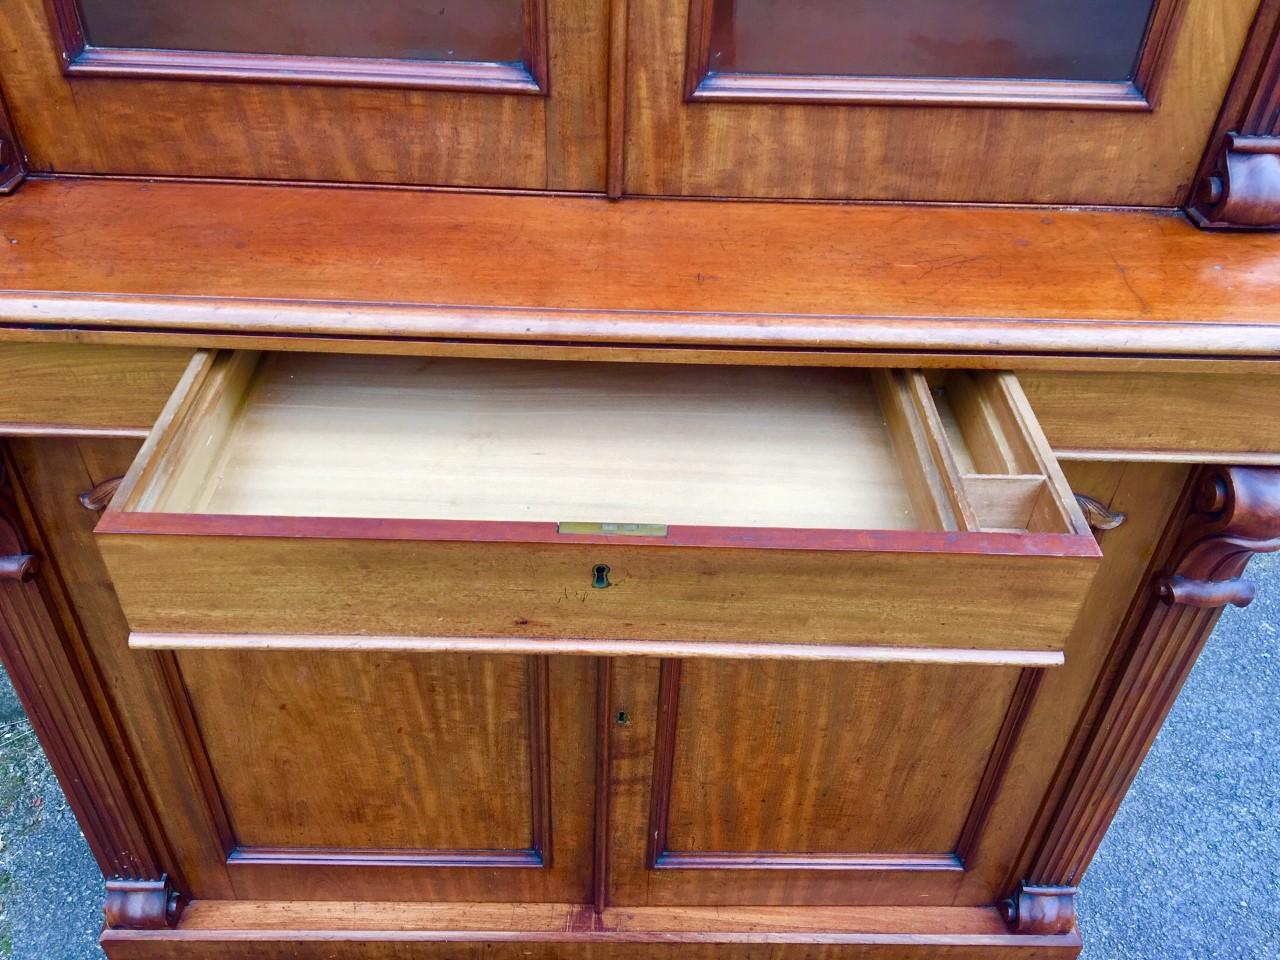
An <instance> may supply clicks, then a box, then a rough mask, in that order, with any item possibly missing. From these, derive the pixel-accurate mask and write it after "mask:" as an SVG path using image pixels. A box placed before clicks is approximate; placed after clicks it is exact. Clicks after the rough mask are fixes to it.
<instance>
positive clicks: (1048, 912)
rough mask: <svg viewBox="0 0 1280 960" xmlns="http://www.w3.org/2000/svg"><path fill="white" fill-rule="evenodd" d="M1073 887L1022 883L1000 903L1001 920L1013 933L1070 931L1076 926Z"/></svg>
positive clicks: (1044, 933)
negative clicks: (1001, 905)
mask: <svg viewBox="0 0 1280 960" xmlns="http://www.w3.org/2000/svg"><path fill="white" fill-rule="evenodd" d="M1076 892H1077V891H1076V888H1075V887H1036V886H1030V885H1028V884H1025V883H1024V884H1023V885H1022V886H1021V887H1019V888H1018V892H1017V893H1015V894H1014V895H1013V896H1012V897H1010V898H1009V899H1008V900H1006V901H1005V903H1004V918H1005V922H1006V923H1008V924H1009V926H1010V927H1012V928H1013V930H1014V931H1015V932H1016V933H1025V934H1039V935H1042V936H1043V935H1049V934H1059V933H1070V932H1071V931H1072V930H1074V929H1075V926H1076Z"/></svg>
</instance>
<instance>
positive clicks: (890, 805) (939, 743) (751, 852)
mask: <svg viewBox="0 0 1280 960" xmlns="http://www.w3.org/2000/svg"><path fill="white" fill-rule="evenodd" d="M679 673H680V676H679V680H678V683H679V698H678V702H677V703H676V704H674V705H673V707H672V709H671V710H670V711H669V712H668V713H667V714H665V715H664V716H665V719H666V721H667V723H668V724H669V725H670V726H671V727H674V737H672V738H661V737H660V743H661V746H660V750H665V748H666V747H667V745H669V746H670V756H669V757H667V756H661V758H660V761H659V762H660V763H667V764H669V765H670V768H671V777H670V786H669V791H670V792H669V800H668V801H667V803H666V805H667V815H666V823H665V824H663V825H661V826H663V827H665V829H663V831H662V835H663V836H664V837H665V843H664V844H662V849H660V850H658V851H657V852H656V860H657V863H658V866H659V867H677V866H687V865H694V864H699V865H703V866H724V867H731V866H735V865H746V864H751V865H765V864H775V863H788V862H791V863H794V864H796V865H800V864H803V862H804V861H805V860H821V861H825V862H828V863H831V864H836V865H838V864H844V865H846V866H849V867H855V866H858V865H866V866H875V865H878V864H885V865H887V864H890V863H897V864H900V865H902V866H903V867H905V868H908V869H911V868H923V869H948V868H957V867H959V866H961V865H962V860H961V857H960V856H958V855H957V849H958V847H959V845H960V839H961V835H962V833H963V831H964V827H965V822H966V819H967V818H968V816H969V814H970V811H971V810H972V808H973V800H974V796H975V794H976V792H977V789H978V785H979V783H980V781H981V779H982V773H983V769H984V767H985V765H986V763H987V760H988V758H989V757H990V755H991V751H992V747H993V745H994V743H995V741H996V738H997V736H998V735H999V732H1000V722H1001V718H1002V717H1003V716H1004V715H1005V714H1006V713H1007V712H1008V707H1009V704H1010V702H1011V700H1012V697H1013V694H1014V691H1015V690H1016V689H1017V684H1018V678H1019V676H1020V673H1021V672H1020V671H1019V670H1017V669H1014V668H1005V669H988V670H981V669H970V668H965V667H948V666H920V667H901V666H897V665H888V664H875V665H873V664H867V665H844V664H804V663H762V662H743V661H728V662H723V663H721V662H715V661H698V660H688V661H685V662H684V663H683V664H682V665H681V667H680V671H679ZM671 682H675V681H674V680H672V681H671ZM887 731H891V734H889V735H886V732H887ZM744 785H745V786H747V787H748V790H747V791H746V792H745V793H744V791H743V787H744ZM907 798H912V802H910V803H907V802H904V801H905V800H906V799H907Z"/></svg>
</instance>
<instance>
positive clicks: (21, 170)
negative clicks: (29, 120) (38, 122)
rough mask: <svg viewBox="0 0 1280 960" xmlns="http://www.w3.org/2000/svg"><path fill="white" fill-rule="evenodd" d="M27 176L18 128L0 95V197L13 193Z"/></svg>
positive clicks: (24, 154) (25, 159) (25, 158)
mask: <svg viewBox="0 0 1280 960" xmlns="http://www.w3.org/2000/svg"><path fill="white" fill-rule="evenodd" d="M26 176H27V155H26V153H25V152H24V151H23V149H22V142H21V141H20V140H19V139H18V128H17V127H16V126H14V123H13V117H12V116H10V115H9V108H8V106H7V105H6V104H5V102H4V94H3V93H0V196H3V195H4V194H6V193H13V191H15V190H17V189H18V187H19V186H21V185H22V181H23V180H25V179H26Z"/></svg>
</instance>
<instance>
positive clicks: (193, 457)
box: [114, 351, 1088, 534]
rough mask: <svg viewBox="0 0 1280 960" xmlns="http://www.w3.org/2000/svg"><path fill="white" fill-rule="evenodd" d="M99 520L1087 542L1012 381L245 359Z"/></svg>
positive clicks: (201, 377)
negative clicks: (726, 530)
mask: <svg viewBox="0 0 1280 960" xmlns="http://www.w3.org/2000/svg"><path fill="white" fill-rule="evenodd" d="M114 509H115V510H120V511H123V512H147V513H165V514H212V515H232V516H287V517H382V518H415V519H433V520H459V521H463V520H466V521H542V522H552V523H558V524H562V525H564V524H567V525H569V526H570V527H573V526H574V525H593V524H608V525H636V528H637V529H638V528H639V527H645V526H659V525H682V526H708V527H756V528H759V527H771V528H803V529H871V530H942V531H979V530H988V531H1034V532H1052V533H1069V534H1087V532H1088V531H1087V527H1086V526H1085V525H1084V520H1083V518H1082V517H1081V516H1080V513H1079V510H1078V508H1077V507H1076V504H1075V501H1074V499H1073V497H1072V496H1071V493H1070V490H1069V489H1068V488H1067V486H1066V481H1065V479H1063V477H1062V474H1061V472H1060V471H1059V470H1058V467H1057V464H1056V462H1055V461H1054V460H1053V457H1052V454H1051V453H1050V451H1049V449H1048V446H1047V443H1046V442H1045V440H1044V437H1043V434H1042V433H1041V432H1040V430H1039V427H1038V426H1037V425H1036V423H1035V420H1034V416H1033V414H1032V413H1031V410H1030V407H1029V405H1028V404H1027V402H1026V398H1025V397H1024V396H1023V395H1022V392H1021V389H1020V387H1019V386H1018V384H1017V380H1016V378H1014V377H1013V375H1012V374H1007V373H968V372H950V373H947V374H945V375H941V376H937V377H934V376H932V375H930V376H929V377H926V376H925V375H924V374H922V373H920V372H918V371H908V370H862V369H840V368H793V367H727V366H695V365H674V364H671V365H668V364H614V363H589V362H582V363H573V362H541V361H501V360H496V361H488V360H460V359H443V358H416V357H364V356H337V355H322V354H302V353H275V354H273V353H264V354H258V353H252V352H244V351H237V352H232V351H222V352H217V353H209V354H202V355H200V356H199V357H197V359H196V361H193V364H192V368H191V369H190V370H189V371H188V375H187V377H186V378H184V382H183V385H181V386H180V387H179V392H178V393H177V394H175V398H174V400H173V401H172V402H171V404H170V406H169V408H168V409H167V410H166V413H165V415H164V417H162V419H161V421H160V423H158V424H157V428H156V430H155V432H154V433H153V435H152V437H151V438H150V440H149V441H148V444H147V447H146V448H144V450H143V453H142V455H141V456H140V457H139V461H138V463H137V464H135V469H134V471H133V473H132V474H131V476H130V478H129V479H128V480H127V481H126V483H125V485H124V487H122V489H121V493H120V495H119V496H118V497H117V500H116V503H115V504H114ZM606 529H615V527H613V526H609V527H608V528H606ZM616 529H623V528H622V527H618V528H616Z"/></svg>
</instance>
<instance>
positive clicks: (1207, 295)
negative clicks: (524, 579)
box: [0, 181, 1280, 365]
mask: <svg viewBox="0 0 1280 960" xmlns="http://www.w3.org/2000/svg"><path fill="white" fill-rule="evenodd" d="M0 210H2V211H3V215H4V221H5V234H6V236H7V237H9V238H10V241H11V242H10V243H8V244H0V290H4V291H7V292H5V293H3V294H0V323H2V324H5V325H10V326H18V327H31V326H36V327H39V326H42V325H59V326H65V325H70V326H72V327H79V328H95V329H116V330H120V331H121V332H122V333H127V332H128V331H135V332H141V331H148V330H150V331H160V330H167V331H187V332H190V333H193V334H195V333H199V334H201V335H203V336H211V335H216V334H219V333H224V334H225V333H239V334H268V333H287V334H292V335H296V336H300V337H314V336H338V337H346V338H354V339H356V340H359V339H361V338H369V337H374V338H384V339H385V338H400V337H409V338H419V339H423V338H427V339H435V340H475V341H491V342H492V341H501V342H503V343H506V344H510V345H513V346H509V347H507V348H505V349H506V350H508V351H510V350H511V349H513V348H514V344H516V343H539V342H560V343H564V342H576V343H579V344H581V343H596V344H609V345H619V344H630V345H638V344H644V345H648V346H668V347H683V348H686V349H689V348H703V349H705V348H708V347H721V348H724V347H732V348H741V347H744V346H746V347H756V348H760V347H767V348H771V349H783V348H785V349H791V350H796V349H801V350H815V351H816V350H832V349H864V350H866V349H881V350H883V349H894V350H912V351H919V350H923V351H926V352H938V351H943V352H946V351H967V352H971V353H972V352H976V353H980V354H992V353H1010V352H1014V351H1032V352H1045V351H1049V352H1066V353H1073V354H1094V353H1111V354H1129V355H1132V354H1141V355H1157V356H1200V355H1205V354H1213V355H1215V356H1217V357H1220V358H1230V357H1242V356H1252V357H1260V358H1264V357H1273V356H1274V355H1275V354H1276V352H1277V350H1280V322H1278V321H1277V319H1276V317H1277V310H1276V303H1277V301H1278V300H1280V268H1278V267H1277V261H1276V258H1275V256H1274V255H1273V250H1272V246H1273V244H1272V242H1271V238H1270V237H1268V236H1265V235H1264V236H1258V235H1212V234H1205V233H1202V232H1200V231H1198V230H1197V229H1196V228H1195V227H1193V226H1192V225H1191V224H1190V223H1188V222H1187V221H1186V220H1185V219H1184V218H1183V217H1181V216H1179V215H1175V214H1162V213H1143V212H1135V211H1129V212H1123V211H1079V210H1055V211H1048V210H1035V209H1017V208H993V209H974V208H957V207H926V208H917V209H913V210H911V211H909V212H904V211H903V210H901V209H899V208H894V207H882V206H846V205H829V204H790V205H784V206H770V205H766V204H757V203H733V204H724V203H719V204H711V203H703V202H696V201H658V200H653V201H648V200H631V201H627V202H625V203H619V204H610V203H609V202H608V201H605V200H596V199H590V198H566V197H529V196H497V195H483V196H481V195H471V194H451V193H429V192H400V191H383V190H337V189H323V188H301V187H261V186H241V185H232V184H179V183H136V182H128V181H56V182H49V181H33V182H30V183H28V184H26V185H25V186H24V188H23V191H22V194H21V195H20V197H17V198H9V199H6V200H0ZM68 223H74V224H75V229H73V230H69V229H67V228H66V225H67V224H68ZM499 353H501V351H499ZM899 365H902V364H901V363H899ZM907 365H910V364H907Z"/></svg>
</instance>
